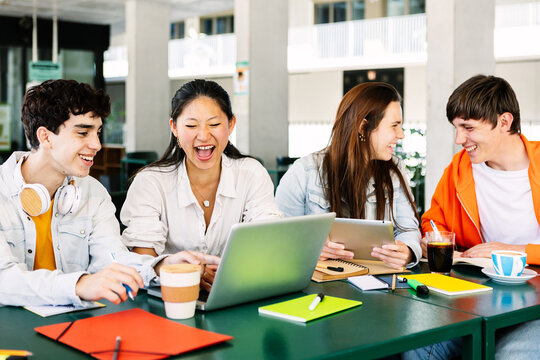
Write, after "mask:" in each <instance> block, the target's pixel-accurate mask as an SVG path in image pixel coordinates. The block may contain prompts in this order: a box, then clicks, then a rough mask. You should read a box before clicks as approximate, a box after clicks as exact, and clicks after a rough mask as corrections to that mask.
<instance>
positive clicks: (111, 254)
mask: <svg viewBox="0 0 540 360" xmlns="http://www.w3.org/2000/svg"><path fill="white" fill-rule="evenodd" d="M109 255H110V256H111V259H112V261H113V262H115V263H118V261H116V257H115V256H114V253H113V252H112V251H111V252H110V253H109ZM122 285H123V286H124V287H125V288H126V292H127V294H128V296H129V298H130V299H131V301H134V300H135V298H134V297H133V290H131V288H130V287H129V285H126V284H124V283H122Z"/></svg>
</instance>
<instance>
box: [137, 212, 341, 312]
mask: <svg viewBox="0 0 540 360" xmlns="http://www.w3.org/2000/svg"><path fill="white" fill-rule="evenodd" d="M335 216H336V214H335V213H328V214H317V215H306V216H298V217H290V218H285V219H273V220H263V221H256V222H250V223H239V224H235V225H233V226H232V228H231V232H230V234H229V239H228V240H227V244H226V245H225V250H224V252H223V255H222V257H221V263H220V265H219V267H218V270H217V272H216V276H215V278H214V283H213V285H212V291H210V293H209V294H208V299H207V300H206V302H204V301H201V299H200V298H199V300H198V301H197V309H199V310H215V309H220V308H224V307H227V306H232V305H237V304H241V303H245V302H248V301H253V300H259V299H263V298H267V297H271V296H277V295H282V294H286V293H290V292H295V291H300V290H302V289H305V288H306V287H307V286H308V284H309V281H310V279H311V275H313V271H314V270H315V266H316V265H317V261H318V259H319V256H320V254H321V251H322V248H323V246H324V243H325V241H326V238H327V237H328V233H329V231H330V227H331V226H332V222H333V221H334V218H335ZM201 291H202V289H201ZM148 294H149V295H153V296H159V297H161V289H160V288H159V287H158V286H154V287H150V288H149V289H148Z"/></svg>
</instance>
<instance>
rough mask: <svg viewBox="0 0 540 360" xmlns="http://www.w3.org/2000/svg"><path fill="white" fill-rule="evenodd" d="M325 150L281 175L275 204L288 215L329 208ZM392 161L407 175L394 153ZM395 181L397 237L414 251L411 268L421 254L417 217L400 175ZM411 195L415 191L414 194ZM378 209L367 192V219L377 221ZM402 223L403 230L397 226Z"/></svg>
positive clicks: (374, 198)
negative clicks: (322, 175) (323, 176)
mask: <svg viewBox="0 0 540 360" xmlns="http://www.w3.org/2000/svg"><path fill="white" fill-rule="evenodd" d="M323 156H324V152H322V151H321V152H315V153H313V154H310V155H307V156H305V157H303V158H301V159H299V160H297V161H296V162H295V163H294V164H293V165H292V166H291V168H290V169H289V170H288V171H287V173H286V174H285V175H284V176H283V177H282V178H281V181H280V183H279V186H278V188H277V190H276V203H277V204H278V206H279V208H280V210H281V211H283V213H284V214H285V216H300V215H308V214H319V213H326V212H329V211H330V202H329V201H328V200H327V198H326V196H325V194H324V189H323V180H322V179H321V176H320V174H321V166H322V160H323ZM393 161H394V162H396V163H397V165H398V168H399V169H400V171H401V173H402V174H405V168H404V165H403V162H402V161H401V159H399V158H398V157H396V156H394V157H393ZM404 178H405V181H406V183H407V191H409V192H410V187H409V184H408V178H407V176H404ZM372 184H374V179H371V180H370V182H369V184H368V189H372V188H373V186H372ZM392 184H393V187H394V199H393V206H392V210H393V213H394V218H395V219H394V237H395V239H396V240H399V241H401V242H403V243H405V244H406V245H407V246H408V247H409V248H410V249H411V250H412V252H413V253H414V255H415V257H416V259H415V260H414V261H413V262H411V263H409V264H407V267H412V266H415V265H416V264H418V260H419V259H420V258H421V257H422V248H421V246H420V238H421V234H420V230H419V224H418V220H417V219H416V217H415V215H414V210H413V209H412V208H411V205H410V203H409V200H408V199H407V196H406V194H405V192H404V191H405V189H403V188H402V187H401V184H400V182H399V178H398V176H397V175H396V174H392ZM411 196H412V194H411ZM386 203H387V208H386V211H385V220H390V208H389V206H388V204H389V202H388V201H387V202H386ZM376 211H377V200H376V197H375V192H374V191H369V192H368V194H367V203H366V219H370V220H375V219H376V218H377V217H376ZM396 223H397V224H399V226H400V227H401V229H400V228H399V227H397V226H395V225H396Z"/></svg>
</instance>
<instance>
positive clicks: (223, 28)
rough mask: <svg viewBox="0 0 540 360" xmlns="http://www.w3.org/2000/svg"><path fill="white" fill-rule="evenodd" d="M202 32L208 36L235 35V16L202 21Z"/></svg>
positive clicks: (210, 18) (216, 17)
mask: <svg viewBox="0 0 540 360" xmlns="http://www.w3.org/2000/svg"><path fill="white" fill-rule="evenodd" d="M201 32H203V33H205V34H206V35H216V34H230V33H234V16H233V15H226V16H215V17H209V18H202V19H201Z"/></svg>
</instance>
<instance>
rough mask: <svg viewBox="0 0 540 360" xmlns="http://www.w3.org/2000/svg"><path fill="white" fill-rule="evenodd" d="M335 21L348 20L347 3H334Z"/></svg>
mask: <svg viewBox="0 0 540 360" xmlns="http://www.w3.org/2000/svg"><path fill="white" fill-rule="evenodd" d="M333 8H334V9H333V10H334V19H333V20H334V22H339V21H346V20H347V3H345V2H337V3H334V6H333Z"/></svg>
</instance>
